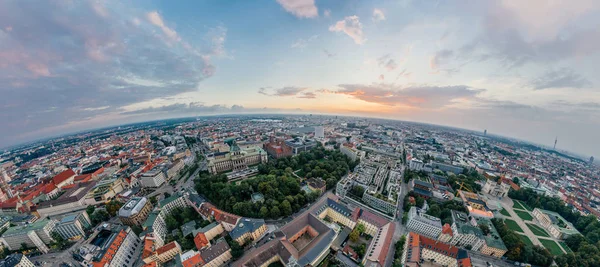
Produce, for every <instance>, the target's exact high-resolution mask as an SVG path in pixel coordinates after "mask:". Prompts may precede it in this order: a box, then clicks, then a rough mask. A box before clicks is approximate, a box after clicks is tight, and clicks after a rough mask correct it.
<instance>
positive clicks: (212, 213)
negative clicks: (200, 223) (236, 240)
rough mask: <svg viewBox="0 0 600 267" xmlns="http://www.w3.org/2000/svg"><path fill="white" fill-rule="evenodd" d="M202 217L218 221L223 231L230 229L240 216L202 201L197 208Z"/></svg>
mask: <svg viewBox="0 0 600 267" xmlns="http://www.w3.org/2000/svg"><path fill="white" fill-rule="evenodd" d="M198 212H199V213H200V215H202V218H204V219H205V220H209V221H211V222H212V221H217V222H219V223H220V224H221V225H222V226H223V229H225V231H228V232H229V231H232V230H233V228H235V226H236V225H237V223H238V220H239V219H240V218H241V217H240V216H237V215H234V214H231V213H228V212H225V211H222V210H220V209H217V207H215V206H214V205H213V204H211V203H208V202H204V203H202V205H201V206H200V209H199V210H198Z"/></svg>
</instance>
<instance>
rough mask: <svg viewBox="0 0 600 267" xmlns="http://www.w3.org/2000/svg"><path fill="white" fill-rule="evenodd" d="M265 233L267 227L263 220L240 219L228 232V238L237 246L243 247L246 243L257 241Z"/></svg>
mask: <svg viewBox="0 0 600 267" xmlns="http://www.w3.org/2000/svg"><path fill="white" fill-rule="evenodd" d="M266 231H267V225H266V224H265V220H263V219H251V218H242V219H240V220H239V221H238V224H237V225H236V226H235V228H233V229H232V230H231V231H230V232H229V236H231V238H232V239H233V240H235V241H236V242H238V244H240V246H241V245H244V244H245V243H246V242H248V241H254V240H258V239H260V238H261V237H262V235H263V234H264V233H265V232H266Z"/></svg>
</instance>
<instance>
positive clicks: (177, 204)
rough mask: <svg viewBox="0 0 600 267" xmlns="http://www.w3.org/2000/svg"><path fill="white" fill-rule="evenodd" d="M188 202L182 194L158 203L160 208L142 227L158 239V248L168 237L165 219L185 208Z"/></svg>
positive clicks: (153, 212) (152, 213)
mask: <svg viewBox="0 0 600 267" xmlns="http://www.w3.org/2000/svg"><path fill="white" fill-rule="evenodd" d="M187 205H188V201H187V200H186V198H185V196H184V195H183V194H182V193H181V192H177V193H175V194H173V195H172V196H170V197H168V198H165V199H163V200H161V201H160V202H158V207H157V209H155V210H154V211H152V212H150V214H149V215H148V218H147V219H146V221H145V222H144V224H143V225H142V229H144V230H146V231H147V232H148V233H151V234H152V235H153V236H154V238H156V244H157V245H156V246H159V247H160V246H162V245H164V238H165V236H166V235H167V224H166V222H165V219H166V218H167V216H169V215H170V214H171V212H173V210H174V209H175V208H185V207H186V206H187Z"/></svg>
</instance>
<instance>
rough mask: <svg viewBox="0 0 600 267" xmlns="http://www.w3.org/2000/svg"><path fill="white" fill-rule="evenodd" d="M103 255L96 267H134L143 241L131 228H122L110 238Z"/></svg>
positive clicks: (95, 264)
mask: <svg viewBox="0 0 600 267" xmlns="http://www.w3.org/2000/svg"><path fill="white" fill-rule="evenodd" d="M109 239H110V240H109V241H108V242H107V243H106V246H105V247H103V248H102V249H103V254H102V255H101V257H99V260H98V261H95V262H94V266H104V267H106V266H108V267H112V266H115V267H117V266H119V267H120V266H133V264H134V263H135V261H136V260H137V256H138V255H137V253H138V251H139V250H138V249H139V248H140V247H141V246H140V245H141V243H142V241H141V240H140V238H139V237H138V236H137V235H136V234H135V233H134V232H133V231H132V230H131V228H129V227H125V228H122V229H121V230H120V231H118V232H115V233H113V234H112V235H111V236H110V237H109Z"/></svg>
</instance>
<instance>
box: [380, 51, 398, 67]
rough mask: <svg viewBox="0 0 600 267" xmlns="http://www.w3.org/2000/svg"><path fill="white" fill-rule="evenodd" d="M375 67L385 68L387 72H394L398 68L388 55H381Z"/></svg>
mask: <svg viewBox="0 0 600 267" xmlns="http://www.w3.org/2000/svg"><path fill="white" fill-rule="evenodd" d="M377 65H379V67H383V68H385V69H386V70H388V71H392V70H395V69H396V67H398V64H397V63H396V61H394V60H393V59H392V58H391V55H390V54H387V55H383V56H382V57H380V58H378V59H377Z"/></svg>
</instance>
